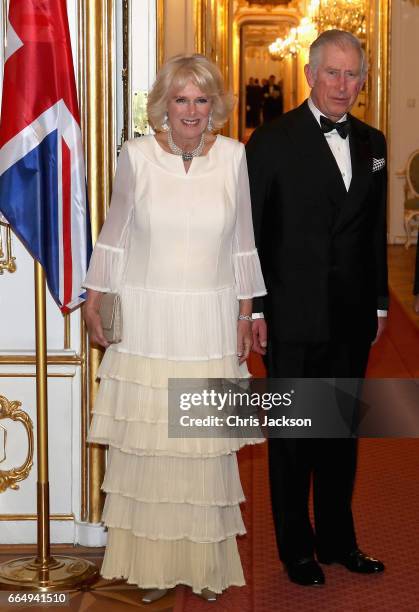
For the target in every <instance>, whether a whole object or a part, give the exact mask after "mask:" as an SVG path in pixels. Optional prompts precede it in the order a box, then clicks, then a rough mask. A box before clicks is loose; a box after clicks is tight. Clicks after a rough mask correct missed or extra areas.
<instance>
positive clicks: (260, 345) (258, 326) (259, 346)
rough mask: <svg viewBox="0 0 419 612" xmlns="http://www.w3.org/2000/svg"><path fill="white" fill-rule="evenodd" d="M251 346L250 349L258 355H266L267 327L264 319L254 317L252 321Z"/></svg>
mask: <svg viewBox="0 0 419 612" xmlns="http://www.w3.org/2000/svg"><path fill="white" fill-rule="evenodd" d="M252 333H253V347H252V351H254V352H255V353H259V355H266V347H267V345H268V342H267V340H268V328H267V325H266V321H265V319H255V320H254V321H253V322H252Z"/></svg>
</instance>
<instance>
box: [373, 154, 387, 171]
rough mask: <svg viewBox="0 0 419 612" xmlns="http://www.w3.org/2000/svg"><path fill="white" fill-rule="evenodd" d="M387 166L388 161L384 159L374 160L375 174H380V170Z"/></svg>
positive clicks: (374, 158)
mask: <svg viewBox="0 0 419 612" xmlns="http://www.w3.org/2000/svg"><path fill="white" fill-rule="evenodd" d="M385 165H386V160H385V159H384V157H380V158H379V159H377V158H376V157H373V158H372V171H373V172H378V170H381V168H384V166H385Z"/></svg>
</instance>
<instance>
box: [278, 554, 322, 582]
mask: <svg viewBox="0 0 419 612" xmlns="http://www.w3.org/2000/svg"><path fill="white" fill-rule="evenodd" d="M285 567H286V569H287V572H288V576H289V579H290V580H291V582H295V584H301V585H302V586H320V585H322V584H324V583H325V579H324V574H323V570H322V568H321V567H320V565H319V564H318V563H317V561H315V560H314V559H300V560H299V561H294V562H293V563H286V565H285Z"/></svg>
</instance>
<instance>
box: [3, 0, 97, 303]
mask: <svg viewBox="0 0 419 612" xmlns="http://www.w3.org/2000/svg"><path fill="white" fill-rule="evenodd" d="M0 212H2V213H3V215H4V217H5V218H6V219H7V221H8V222H9V223H10V225H11V226H12V228H13V231H14V232H15V233H16V235H17V236H18V237H19V238H20V240H21V241H22V242H23V244H24V245H25V246H26V248H27V249H28V251H29V252H30V253H31V255H32V256H33V257H34V258H35V259H37V260H38V261H39V262H40V263H41V265H42V266H43V268H44V269H45V273H46V278H47V283H48V287H49V289H50V292H51V294H52V296H53V298H54V299H55V301H56V302H57V304H58V305H59V306H60V308H61V310H62V311H63V312H67V311H68V310H70V309H72V308H74V307H75V306H77V304H79V303H80V302H82V301H83V295H84V290H83V289H82V287H81V284H82V282H83V280H84V277H85V274H86V269H87V264H88V260H89V258H90V254H91V250H92V245H91V232H90V219H89V211H88V206H87V198H86V177H85V169H84V159H83V146H82V139H81V131H80V116H79V110H78V104H77V93H76V82H75V78H74V69H73V60H72V54H71V43H70V32H69V27H68V18H67V8H66V0H10V5H9V16H8V24H7V48H6V56H5V66H4V80H3V97H2V110H1V122H0Z"/></svg>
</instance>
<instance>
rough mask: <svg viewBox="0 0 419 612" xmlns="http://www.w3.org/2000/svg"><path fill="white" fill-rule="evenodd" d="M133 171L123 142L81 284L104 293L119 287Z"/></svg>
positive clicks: (130, 203)
mask: <svg viewBox="0 0 419 612" xmlns="http://www.w3.org/2000/svg"><path fill="white" fill-rule="evenodd" d="M134 194H135V173H134V168H133V164H132V161H131V158H130V154H129V151H128V144H127V143H125V144H124V146H123V147H122V149H121V153H120V155H119V159H118V164H117V169H116V174H115V180H114V185H113V191H112V198H111V204H110V208H109V212H108V214H107V216H106V220H105V223H104V224H103V227H102V230H101V232H100V234H99V237H98V239H97V241H96V244H95V247H94V249H93V253H92V257H91V260H90V264H89V269H88V271H87V275H86V278H85V281H84V283H83V286H84V287H86V288H87V289H94V290H96V291H101V292H103V293H108V292H115V291H118V290H119V288H120V284H121V280H122V275H123V271H124V264H125V249H126V245H127V243H128V234H129V226H130V221H131V217H132V213H133V209H134V197H135V195H134Z"/></svg>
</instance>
